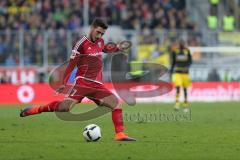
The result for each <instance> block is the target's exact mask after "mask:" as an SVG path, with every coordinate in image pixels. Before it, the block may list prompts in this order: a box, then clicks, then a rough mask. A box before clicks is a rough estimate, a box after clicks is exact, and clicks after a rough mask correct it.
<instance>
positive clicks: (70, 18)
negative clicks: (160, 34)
mask: <svg viewBox="0 0 240 160" xmlns="http://www.w3.org/2000/svg"><path fill="white" fill-rule="evenodd" d="M185 5H186V3H185V0H114V1H112V0H99V1H96V0H90V4H89V7H90V8H89V17H90V21H91V20H92V18H94V17H96V16H98V17H105V18H106V19H107V20H108V21H109V23H110V24H114V25H120V26H122V28H124V29H141V28H145V27H147V28H151V29H162V28H166V29H169V28H170V29H175V28H178V29H193V28H194V24H192V23H191V22H190V21H189V20H188V18H187V16H186V10H185V7H186V6H185ZM0 15H1V16H0V22H1V23H0V29H25V30H28V29H30V30H35V29H78V28H81V26H82V25H83V18H82V17H83V0H76V1H71V0H54V1H51V0H38V1H37V0H2V1H1V2H0Z"/></svg>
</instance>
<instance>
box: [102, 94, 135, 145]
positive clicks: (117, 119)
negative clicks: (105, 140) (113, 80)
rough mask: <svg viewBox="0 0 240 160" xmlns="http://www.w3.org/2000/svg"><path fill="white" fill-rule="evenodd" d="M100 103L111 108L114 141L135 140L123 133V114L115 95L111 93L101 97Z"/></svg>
mask: <svg viewBox="0 0 240 160" xmlns="http://www.w3.org/2000/svg"><path fill="white" fill-rule="evenodd" d="M102 105H104V106H106V107H109V108H111V109H112V121H113V124H114V128H115V133H116V135H115V137H114V140H115V141H136V139H134V138H131V137H129V136H128V135H127V134H126V133H124V124H123V115H122V109H121V108H120V105H119V101H118V99H117V97H116V96H114V95H111V96H108V97H105V98H103V101H102Z"/></svg>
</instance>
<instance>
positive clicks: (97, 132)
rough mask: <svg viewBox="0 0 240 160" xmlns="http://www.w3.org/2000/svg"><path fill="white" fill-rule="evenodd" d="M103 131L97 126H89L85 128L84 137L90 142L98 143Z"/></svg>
mask: <svg viewBox="0 0 240 160" xmlns="http://www.w3.org/2000/svg"><path fill="white" fill-rule="evenodd" d="M101 136H102V135H101V129H100V127H99V126H98V125H96V124H89V125H87V126H86V127H85V128H84V131H83V137H84V138H85V140H86V141H88V142H92V141H94V142H96V141H98V140H99V139H100V138H101Z"/></svg>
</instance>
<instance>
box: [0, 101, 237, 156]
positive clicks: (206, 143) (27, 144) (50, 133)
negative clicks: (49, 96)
mask: <svg viewBox="0 0 240 160" xmlns="http://www.w3.org/2000/svg"><path fill="white" fill-rule="evenodd" d="M23 107H24V106H0V160H25V159H26V160H28V159H31V160H34V159H40V160H45V159H48V160H53V159H58V160H69V159H71V160H75V159H83V160H87V159H94V160H95V159H104V160H107V159H114V160H118V159H119V160H124V159H127V160H133V159H137V160H139V159H144V160H145V159H148V160H153V159H164V160H167V159H172V160H176V159H184V160H188V159H194V160H197V159H199V160H202V159H240V143H239V139H240V125H239V122H240V116H239V113H240V107H239V103H238V102H231V103H193V104H192V110H191V113H189V114H183V112H182V111H179V112H173V111H172V104H138V105H137V106H135V107H127V106H125V107H124V119H125V121H126V123H125V124H126V131H127V133H129V135H130V136H133V137H134V138H136V139H137V140H138V141H137V142H130V143H129V142H114V141H113V140H112V138H113V136H114V132H113V126H112V122H111V115H110V114H107V115H105V116H103V117H100V118H97V119H94V120H91V121H87V122H67V121H62V120H59V119H58V118H57V117H56V116H55V114H54V113H43V114H40V115H36V116H31V117H26V118H20V117H19V110H20V108H23ZM87 109H89V107H88V106H86V105H84V104H80V106H77V107H76V108H75V109H74V111H73V112H83V111H85V110H87ZM90 123H95V124H98V125H99V126H100V127H101V129H102V134H103V137H102V139H100V141H99V142H90V143H89V142H85V140H84V139H83V137H82V131H83V128H84V126H85V125H87V124H90Z"/></svg>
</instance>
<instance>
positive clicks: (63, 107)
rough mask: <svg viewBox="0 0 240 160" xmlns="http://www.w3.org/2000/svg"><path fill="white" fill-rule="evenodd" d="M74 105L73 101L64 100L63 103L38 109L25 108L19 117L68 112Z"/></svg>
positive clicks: (58, 102)
mask: <svg viewBox="0 0 240 160" xmlns="http://www.w3.org/2000/svg"><path fill="white" fill-rule="evenodd" d="M76 103H78V102H77V101H75V100H71V99H66V100H63V101H53V102H51V103H49V104H47V105H43V106H39V107H27V108H25V109H23V110H22V111H21V112H20V117H26V116H30V115H35V114H40V113H42V112H55V111H58V112H68V111H69V110H70V109H71V108H72V107H73V106H74V105H75V104H76Z"/></svg>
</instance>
